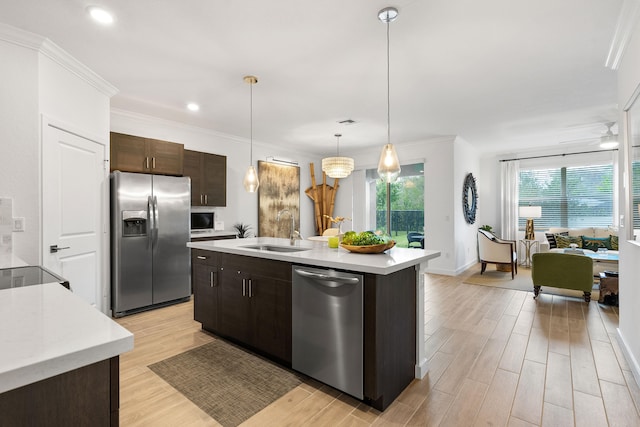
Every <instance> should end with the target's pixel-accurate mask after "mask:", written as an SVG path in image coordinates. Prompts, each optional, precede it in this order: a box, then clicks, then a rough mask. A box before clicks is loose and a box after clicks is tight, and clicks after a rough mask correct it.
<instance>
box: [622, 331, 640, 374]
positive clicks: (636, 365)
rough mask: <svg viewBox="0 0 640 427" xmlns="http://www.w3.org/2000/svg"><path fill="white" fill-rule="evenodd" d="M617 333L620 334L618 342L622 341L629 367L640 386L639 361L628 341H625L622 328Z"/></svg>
mask: <svg viewBox="0 0 640 427" xmlns="http://www.w3.org/2000/svg"><path fill="white" fill-rule="evenodd" d="M616 332H617V333H618V340H619V341H620V347H621V348H622V352H623V353H624V357H625V358H626V359H627V363H628V364H629V367H631V373H632V374H633V377H634V378H635V379H636V382H637V383H638V384H640V364H639V363H638V360H637V359H636V358H635V357H634V356H633V353H632V352H631V349H630V348H629V346H628V345H627V341H626V340H625V339H624V336H623V335H622V332H620V328H617V329H616Z"/></svg>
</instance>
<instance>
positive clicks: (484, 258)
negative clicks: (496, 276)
mask: <svg viewBox="0 0 640 427" xmlns="http://www.w3.org/2000/svg"><path fill="white" fill-rule="evenodd" d="M478 256H479V258H480V262H481V263H482V269H481V270H480V274H482V273H484V271H485V270H486V269H487V264H488V263H491V264H508V265H510V266H511V278H512V279H513V278H514V277H515V274H516V273H517V272H518V254H517V253H516V242H515V240H504V239H500V238H498V237H496V236H495V235H493V234H492V233H491V232H489V231H485V230H478Z"/></svg>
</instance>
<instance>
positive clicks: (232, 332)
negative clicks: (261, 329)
mask: <svg viewBox="0 0 640 427" xmlns="http://www.w3.org/2000/svg"><path fill="white" fill-rule="evenodd" d="M218 279H219V282H218V283H219V288H218V307H219V317H218V326H219V327H220V333H221V334H222V335H225V336H227V337H229V338H233V339H235V340H237V341H240V342H242V343H245V344H248V345H251V339H250V338H251V321H250V299H249V298H248V296H247V292H248V283H247V282H248V276H247V274H246V273H243V272H242V271H240V270H237V269H235V268H231V267H227V266H225V265H223V266H221V267H220V269H219V271H218Z"/></svg>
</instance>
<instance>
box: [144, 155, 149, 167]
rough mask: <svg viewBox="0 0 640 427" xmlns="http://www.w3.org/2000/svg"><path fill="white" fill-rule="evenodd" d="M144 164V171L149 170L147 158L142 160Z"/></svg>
mask: <svg viewBox="0 0 640 427" xmlns="http://www.w3.org/2000/svg"><path fill="white" fill-rule="evenodd" d="M144 164H145V166H144V167H145V169H149V158H148V157H145V158H144Z"/></svg>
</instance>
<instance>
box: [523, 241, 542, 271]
mask: <svg viewBox="0 0 640 427" xmlns="http://www.w3.org/2000/svg"><path fill="white" fill-rule="evenodd" d="M520 245H521V246H523V247H524V259H523V260H522V264H520V265H522V266H524V267H531V255H532V249H535V250H536V251H537V252H540V242H539V241H538V240H529V239H522V240H520Z"/></svg>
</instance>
